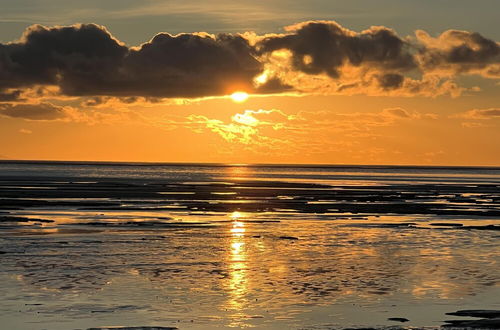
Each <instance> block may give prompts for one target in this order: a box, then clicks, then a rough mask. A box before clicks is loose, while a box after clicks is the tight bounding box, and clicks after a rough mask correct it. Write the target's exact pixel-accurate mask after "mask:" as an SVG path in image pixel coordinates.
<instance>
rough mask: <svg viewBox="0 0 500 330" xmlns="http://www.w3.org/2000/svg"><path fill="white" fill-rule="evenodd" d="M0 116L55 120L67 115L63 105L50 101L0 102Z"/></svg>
mask: <svg viewBox="0 0 500 330" xmlns="http://www.w3.org/2000/svg"><path fill="white" fill-rule="evenodd" d="M0 116H5V117H11V118H22V119H28V120H56V119H63V118H65V117H66V116H67V113H66V111H65V110H64V108H63V107H60V106H56V105H53V104H50V103H40V104H10V103H5V104H0Z"/></svg>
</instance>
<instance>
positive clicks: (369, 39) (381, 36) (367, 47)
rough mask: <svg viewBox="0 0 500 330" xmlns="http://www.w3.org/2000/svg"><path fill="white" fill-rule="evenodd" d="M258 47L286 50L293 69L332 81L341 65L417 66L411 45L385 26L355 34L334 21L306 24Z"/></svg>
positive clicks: (401, 67)
mask: <svg viewBox="0 0 500 330" xmlns="http://www.w3.org/2000/svg"><path fill="white" fill-rule="evenodd" d="M258 48H259V50H260V52H262V53H271V52H273V51H276V50H282V49H286V50H289V51H291V52H292V56H293V57H292V63H293V66H294V68H295V69H296V70H300V71H302V72H305V73H308V74H322V73H326V74H327V75H329V76H330V77H332V78H339V77H340V76H341V70H340V68H341V67H342V66H343V65H344V64H351V65H353V66H361V65H369V66H371V67H374V68H378V69H382V70H403V71H408V70H411V69H413V68H415V67H416V64H415V61H414V58H413V56H412V54H411V53H410V48H411V47H410V45H409V44H408V43H407V42H405V41H404V40H403V39H401V38H400V37H398V36H397V35H396V33H395V32H394V31H392V30H390V29H388V28H385V27H372V28H371V29H369V30H366V31H363V32H361V33H355V32H352V31H349V30H347V29H345V28H343V27H342V26H340V25H339V24H337V23H335V22H306V23H301V24H299V25H297V26H295V27H293V30H292V33H290V34H287V35H277V36H271V37H268V38H265V39H263V40H262V41H261V42H260V43H259V44H258Z"/></svg>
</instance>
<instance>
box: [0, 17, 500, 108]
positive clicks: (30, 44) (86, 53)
mask: <svg viewBox="0 0 500 330" xmlns="http://www.w3.org/2000/svg"><path fill="white" fill-rule="evenodd" d="M416 36H417V38H416V39H415V38H413V39H411V38H401V37H400V36H398V35H397V34H396V32H394V31H393V30H391V29H389V28H386V27H380V26H379V27H371V28H370V29H367V30H365V31H362V32H354V31H351V30H348V29H346V28H344V27H342V26H340V25H339V24H338V23H336V22H332V21H311V22H304V23H300V24H297V25H294V26H291V27H288V28H287V29H286V33H283V34H273V35H268V36H255V37H250V36H249V35H245V34H243V35H240V34H219V35H216V36H214V35H210V34H207V33H184V34H179V35H170V34H168V33H159V34H157V35H156V36H155V37H154V38H153V39H151V40H150V41H149V42H146V43H144V44H142V45H140V46H139V47H128V46H126V45H125V44H123V43H121V42H120V41H119V40H117V39H116V38H114V37H113V36H112V35H111V34H110V33H109V32H108V31H107V30H106V28H104V27H102V26H99V25H95V24H78V25H72V26H57V27H44V26H41V25H34V26H31V27H29V28H28V29H27V30H26V31H25V32H24V34H23V36H22V37H21V39H20V40H18V41H15V42H11V43H4V44H0V102H14V101H17V102H19V101H22V100H21V98H22V96H23V95H22V94H23V90H24V89H27V88H31V87H36V86H56V87H58V88H59V93H60V94H63V95H70V96H91V97H100V96H117V97H121V98H124V99H125V98H127V97H146V98H149V99H160V98H176V97H188V98H194V97H205V96H218V95H226V94H230V93H232V92H234V91H235V90H246V91H247V92H251V93H281V92H284V91H287V90H294V89H301V88H300V87H302V86H299V84H300V83H299V82H298V81H299V80H294V78H293V76H292V77H291V76H290V75H291V74H292V75H293V73H294V72H295V73H299V72H300V73H301V74H303V75H307V76H315V75H321V76H324V77H327V78H329V79H331V80H334V81H337V87H336V88H335V89H334V90H336V91H337V92H342V91H348V90H350V91H352V90H356V91H358V90H361V89H363V88H364V89H366V90H368V89H369V87H370V86H371V85H373V86H377V88H378V89H379V90H381V91H386V92H391V93H393V92H394V91H395V90H399V89H401V90H402V89H405V90H406V91H407V93H412V91H419V90H422V89H425V88H427V89H429V88H430V87H427V86H430V85H429V84H431V82H432V81H438V80H430V79H427V80H425V81H424V80H422V81H421V82H420V83H419V81H418V80H409V79H414V77H415V76H418V75H426V74H429V73H431V74H433V75H437V76H443V75H444V76H448V77H450V76H453V75H458V74H479V75H482V76H483V77H488V78H495V77H500V45H499V43H497V42H495V41H493V40H490V39H487V38H485V37H483V36H481V35H480V34H478V33H472V32H467V31H456V30H449V31H445V32H444V33H442V34H441V35H440V36H438V37H436V38H434V37H431V36H429V35H428V34H427V33H426V32H424V31H417V32H416ZM276 51H286V52H288V54H289V58H286V59H285V60H284V62H282V63H281V64H280V65H278V66H274V67H272V68H271V69H272V70H271V71H270V74H269V75H268V77H267V78H266V80H265V81H263V82H260V83H256V82H255V78H256V77H258V75H260V74H262V73H263V72H264V71H265V70H266V68H268V67H270V62H269V61H270V60H271V59H270V57H271V56H272V54H273V53H274V52H276ZM287 61H288V62H287ZM284 72H285V73H284ZM285 75H286V77H287V79H283V77H285ZM344 76H348V78H346V80H345V81H344V80H342V79H343V77H344ZM436 84H437V83H436ZM449 85H450V86H452V84H449ZM445 87H446V86H445Z"/></svg>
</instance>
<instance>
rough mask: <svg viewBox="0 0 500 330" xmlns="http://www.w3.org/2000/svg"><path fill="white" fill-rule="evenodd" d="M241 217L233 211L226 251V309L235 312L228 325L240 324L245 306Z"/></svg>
mask: <svg viewBox="0 0 500 330" xmlns="http://www.w3.org/2000/svg"><path fill="white" fill-rule="evenodd" d="M242 217H243V214H241V213H240V212H233V213H232V214H231V219H232V220H233V222H232V223H231V227H230V230H229V231H230V234H231V235H230V237H229V251H228V256H227V260H228V273H229V282H228V285H227V288H228V291H229V292H228V293H229V294H228V298H229V299H228V302H227V305H226V306H225V307H226V308H227V309H229V310H231V311H233V312H235V314H234V315H232V317H231V318H232V322H231V324H230V326H235V327H238V326H241V325H242V324H241V319H242V318H243V317H244V314H243V309H244V308H245V306H246V303H247V301H246V294H247V292H248V276H247V271H248V265H247V261H248V260H247V251H246V249H247V247H246V244H245V231H246V228H245V223H244V222H242V221H238V220H240V219H241V218H242Z"/></svg>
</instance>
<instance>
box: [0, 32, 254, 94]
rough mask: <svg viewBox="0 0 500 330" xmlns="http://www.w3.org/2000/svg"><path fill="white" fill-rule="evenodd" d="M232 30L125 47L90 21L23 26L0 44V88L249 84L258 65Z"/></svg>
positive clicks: (104, 90)
mask: <svg viewBox="0 0 500 330" xmlns="http://www.w3.org/2000/svg"><path fill="white" fill-rule="evenodd" d="M252 51H253V50H252V48H251V47H250V46H249V44H248V41H247V40H246V39H244V38H242V37H240V36H238V35H229V34H220V35H218V36H216V37H212V36H210V35H205V34H181V35H177V36H171V35H169V34H167V33H161V34H158V35H156V36H155V37H154V38H153V39H152V40H151V41H150V42H147V43H145V44H143V45H142V46H141V47H139V48H137V49H135V48H128V47H126V46H124V45H123V44H121V43H120V42H119V41H117V40H116V39H114V38H113V37H112V36H111V34H110V33H109V32H107V31H106V30H105V28H103V27H101V26H97V25H95V24H83V25H75V26H68V27H53V28H46V27H43V26H40V25H36V26H32V27H30V28H29V29H28V30H27V31H26V32H25V34H24V35H23V37H22V39H21V40H20V41H19V42H14V43H9V44H0V89H6V88H19V87H27V86H33V85H58V86H59V87H60V88H61V91H62V92H63V93H64V94H66V95H79V96H82V95H114V96H155V97H199V96H209V95H221V94H227V93H228V92H231V88H247V89H249V88H250V87H251V82H252V78H253V77H254V76H255V75H256V74H258V73H259V72H260V71H261V64H260V63H259V61H257V60H256V59H255V58H254V56H253V55H252Z"/></svg>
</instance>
